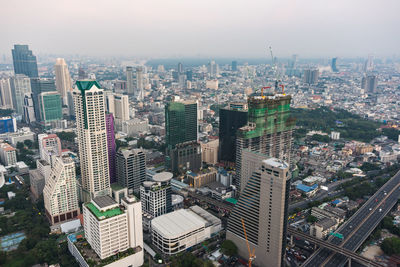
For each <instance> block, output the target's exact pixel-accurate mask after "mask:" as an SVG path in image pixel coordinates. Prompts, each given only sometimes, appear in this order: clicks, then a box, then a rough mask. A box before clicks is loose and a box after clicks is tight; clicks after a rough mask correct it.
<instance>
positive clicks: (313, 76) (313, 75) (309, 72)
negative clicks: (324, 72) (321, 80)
mask: <svg viewBox="0 0 400 267" xmlns="http://www.w3.org/2000/svg"><path fill="white" fill-rule="evenodd" d="M318 77H319V70H318V69H306V70H304V82H305V83H308V84H316V83H318Z"/></svg>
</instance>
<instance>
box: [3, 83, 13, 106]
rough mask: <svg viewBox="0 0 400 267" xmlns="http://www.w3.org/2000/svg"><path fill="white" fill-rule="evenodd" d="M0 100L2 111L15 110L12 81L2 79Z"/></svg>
mask: <svg viewBox="0 0 400 267" xmlns="http://www.w3.org/2000/svg"><path fill="white" fill-rule="evenodd" d="M0 99H1V108H2V109H13V98H12V92H11V84H10V79H0Z"/></svg>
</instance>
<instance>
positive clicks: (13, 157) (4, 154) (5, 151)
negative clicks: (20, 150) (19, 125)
mask: <svg viewBox="0 0 400 267" xmlns="http://www.w3.org/2000/svg"><path fill="white" fill-rule="evenodd" d="M0 159H1V162H2V163H3V164H4V166H6V167H7V166H14V165H15V163H17V150H16V149H15V148H14V147H13V146H11V145H10V144H8V143H0Z"/></svg>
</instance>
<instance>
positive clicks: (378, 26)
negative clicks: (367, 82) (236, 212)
mask: <svg viewBox="0 0 400 267" xmlns="http://www.w3.org/2000/svg"><path fill="white" fill-rule="evenodd" d="M307 2H308V3H303V2H302V3H300V2H299V3H296V2H292V1H289V0H286V1H283V2H282V1H280V2H279V3H275V2H266V1H254V2H252V3H251V4H248V3H247V2H240V1H237V2H231V1H229V2H228V1H226V0H222V1H218V2H216V3H215V2H212V3H211V2H210V3H209V4H207V3H204V2H203V3H202V5H195V4H193V3H189V2H180V1H177V0H176V1H168V3H167V2H161V1H156V2H151V3H141V4H140V5H136V4H135V3H128V2H125V1H118V2H117V3H113V4H112V5H111V4H107V2H100V3H99V2H98V1H96V2H94V1H85V2H84V3H79V5H78V4H74V1H72V2H64V3H53V2H51V1H41V2H39V3H38V2H35V3H33V2H32V3H31V2H29V1H24V7H25V8H24V9H22V10H21V9H20V8H19V7H20V5H21V3H20V2H19V3H18V4H17V3H8V4H7V5H6V6H4V7H3V11H4V12H3V14H4V16H2V17H1V18H0V22H1V23H2V25H7V27H2V29H1V30H0V33H1V35H2V37H3V38H2V39H3V42H2V43H1V44H0V54H1V55H8V54H9V51H10V49H11V48H12V45H13V44H16V43H21V44H29V45H30V48H31V49H32V50H33V51H35V52H36V54H42V53H47V54H59V55H65V54H80V55H89V56H99V55H102V56H121V55H124V56H128V57H152V58H157V57H190V56H192V57H215V56H219V57H250V58H253V57H267V56H268V53H267V52H268V51H267V47H268V46H269V45H271V46H272V47H273V48H274V52H275V55H276V56H277V57H289V56H290V55H292V54H300V55H302V57H333V56H339V57H349V56H366V55H368V54H375V55H377V56H391V55H393V54H396V53H397V54H398V49H397V44H398V43H399V42H400V37H399V36H398V34H396V33H397V31H396V26H397V25H398V24H399V21H400V19H399V18H398V16H397V14H396V10H398V9H399V7H400V3H399V2H398V1H392V0H388V1H385V4H384V5H382V4H381V3H378V2H375V1H358V0H357V1H351V2H347V1H344V0H340V1H335V2H329V3H322V2H320V1H315V0H310V1H307ZM93 6H96V10H95V11H92V12H90V13H91V14H90V19H87V18H88V17H87V15H88V14H87V13H88V12H89V11H88V10H91V9H92V7H93ZM33 9H34V10H36V12H34V13H32V12H30V10H33ZM48 10H52V11H53V10H54V11H55V12H47V11H48ZM354 10H357V12H356V13H355V12H354ZM114 14H115V15H114ZM49 21H51V23H48V22H49ZM183 21H184V22H185V23H182V22H183ZM36 29H40V31H38V30H36ZM372 33H373V34H372ZM77 40H79V41H77ZM293 44H296V45H295V46H294V45H293Z"/></svg>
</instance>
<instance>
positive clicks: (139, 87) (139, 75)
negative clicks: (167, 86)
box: [136, 67, 144, 101]
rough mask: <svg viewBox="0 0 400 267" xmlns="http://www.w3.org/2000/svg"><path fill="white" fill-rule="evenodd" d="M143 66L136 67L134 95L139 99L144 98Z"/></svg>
mask: <svg viewBox="0 0 400 267" xmlns="http://www.w3.org/2000/svg"><path fill="white" fill-rule="evenodd" d="M143 89H144V81H143V67H136V96H137V99H138V100H139V101H141V100H143V98H144V91H143Z"/></svg>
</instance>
